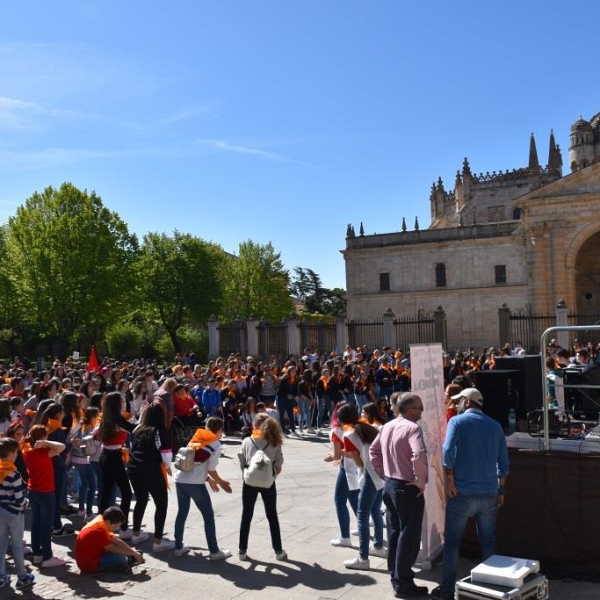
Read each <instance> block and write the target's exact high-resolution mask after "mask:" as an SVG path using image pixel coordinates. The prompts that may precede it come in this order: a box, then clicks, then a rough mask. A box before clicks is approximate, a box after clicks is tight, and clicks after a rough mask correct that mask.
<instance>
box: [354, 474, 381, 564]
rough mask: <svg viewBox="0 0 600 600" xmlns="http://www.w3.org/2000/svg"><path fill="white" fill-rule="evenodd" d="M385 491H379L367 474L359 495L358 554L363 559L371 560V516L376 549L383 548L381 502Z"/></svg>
mask: <svg viewBox="0 0 600 600" xmlns="http://www.w3.org/2000/svg"><path fill="white" fill-rule="evenodd" d="M382 498H383V490H382V489H381V490H377V489H376V488H375V485H374V483H373V480H372V479H371V477H370V476H369V474H368V473H365V476H364V477H363V479H362V481H361V484H360V491H359V494H358V511H357V515H356V516H357V519H358V542H359V550H358V553H359V555H360V557H361V558H363V559H366V558H369V542H370V541H371V538H370V536H369V516H372V517H373V523H374V525H375V528H374V534H375V535H374V542H375V547H376V548H381V547H382V546H383V515H382V514H381V501H382Z"/></svg>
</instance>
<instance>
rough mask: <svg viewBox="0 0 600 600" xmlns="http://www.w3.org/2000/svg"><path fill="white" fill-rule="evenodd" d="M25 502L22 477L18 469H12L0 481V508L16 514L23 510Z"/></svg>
mask: <svg viewBox="0 0 600 600" xmlns="http://www.w3.org/2000/svg"><path fill="white" fill-rule="evenodd" d="M26 504H27V498H25V486H24V485H23V478H22V477H21V474H20V473H19V471H13V472H12V473H11V474H10V475H8V476H7V477H5V478H4V479H3V480H2V482H0V508H3V509H4V510H6V511H8V512H9V513H12V514H13V515H18V514H21V513H22V512H23V510H24V509H25V505H26Z"/></svg>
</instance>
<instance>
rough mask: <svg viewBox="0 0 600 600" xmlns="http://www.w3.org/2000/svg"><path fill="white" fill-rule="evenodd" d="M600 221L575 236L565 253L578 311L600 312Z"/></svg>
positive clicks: (566, 265)
mask: <svg viewBox="0 0 600 600" xmlns="http://www.w3.org/2000/svg"><path fill="white" fill-rule="evenodd" d="M599 248H600V223H595V224H591V225H589V226H588V227H585V228H584V229H582V230H581V231H580V232H579V233H578V234H576V235H575V236H574V238H573V239H572V240H571V243H570V245H569V247H568V250H567V253H566V255H565V268H566V271H567V273H568V274H569V275H570V277H571V278H572V279H571V284H572V286H573V295H572V300H574V301H575V302H576V306H573V308H574V309H576V310H577V312H579V313H582V312H588V313H593V314H599V313H600V252H599V251H598V249H599Z"/></svg>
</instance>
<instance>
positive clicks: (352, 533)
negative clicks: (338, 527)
mask: <svg viewBox="0 0 600 600" xmlns="http://www.w3.org/2000/svg"><path fill="white" fill-rule="evenodd" d="M350 534H351V535H358V529H353V530H352V531H351V532H350Z"/></svg>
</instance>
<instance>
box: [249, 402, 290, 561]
mask: <svg viewBox="0 0 600 600" xmlns="http://www.w3.org/2000/svg"><path fill="white" fill-rule="evenodd" d="M282 446H283V436H282V433H281V427H280V426H279V423H278V422H277V421H276V420H275V419H273V418H271V417H269V416H268V415H267V414H266V413H259V414H257V415H256V417H255V418H254V428H253V430H252V435H251V436H250V437H248V438H246V439H245V440H244V441H243V442H242V446H241V449H240V453H239V454H238V458H239V460H240V467H241V469H242V472H244V470H245V469H246V468H247V467H248V466H249V465H250V461H251V460H252V457H253V456H254V454H256V452H258V450H259V449H260V450H262V451H263V452H264V453H265V454H266V455H267V456H268V457H269V459H270V460H271V462H272V468H273V483H272V484H271V486H270V487H268V488H265V487H255V486H252V485H248V484H247V483H246V481H244V484H243V487H242V522H241V525H240V540H239V545H238V548H239V550H238V556H239V559H240V560H246V559H247V550H248V537H249V536H250V524H251V523H252V517H253V516H254V506H255V504H256V500H257V498H258V495H259V494H260V495H261V497H262V501H263V504H264V506H265V513H266V515H267V521H268V522H269V530H270V532H271V544H272V546H273V550H274V552H275V558H276V559H277V560H286V559H287V554H286V552H285V550H284V549H283V548H282V544H281V530H280V528H279V517H278V516H277V487H276V485H275V480H276V478H277V477H278V476H279V475H280V474H281V469H282V467H283V452H282Z"/></svg>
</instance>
